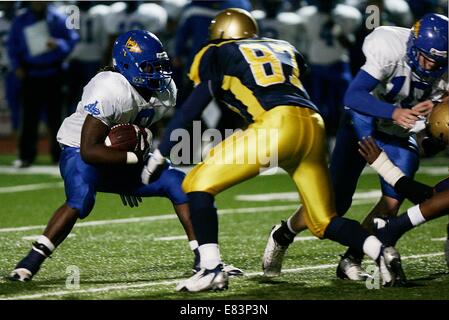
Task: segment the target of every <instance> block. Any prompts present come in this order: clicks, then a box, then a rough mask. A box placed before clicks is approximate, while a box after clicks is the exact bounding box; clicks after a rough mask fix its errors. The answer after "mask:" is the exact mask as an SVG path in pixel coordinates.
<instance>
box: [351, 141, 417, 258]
mask: <svg viewBox="0 0 449 320" xmlns="http://www.w3.org/2000/svg"><path fill="white" fill-rule="evenodd" d="M376 141H377V143H378V144H379V146H380V147H381V148H382V149H383V150H384V151H385V153H387V155H388V156H389V157H390V159H391V161H392V162H393V163H394V164H395V165H396V166H397V167H398V168H400V169H401V171H402V172H404V174H405V175H406V176H407V177H410V178H413V176H414V175H415V172H416V171H417V170H418V166H419V155H418V151H417V149H416V146H415V145H414V142H413V140H410V141H409V140H408V139H397V138H396V139H394V138H390V137H385V136H379V137H378V138H377V139H376ZM380 184H381V189H382V197H381V199H380V200H379V202H378V203H377V204H376V205H375V206H374V208H373V209H372V210H371V211H370V212H369V214H368V216H367V217H366V218H365V219H364V221H363V223H362V225H363V227H364V228H366V229H367V230H368V231H369V232H373V230H372V225H373V219H375V218H377V217H392V216H396V215H397V213H398V210H399V207H400V206H401V204H402V202H403V200H404V197H403V196H402V195H400V194H399V193H397V192H396V191H395V190H394V187H393V186H391V185H389V184H388V183H387V182H386V181H385V180H384V179H382V178H381V181H380ZM351 256H352V257H355V259H357V260H358V261H361V260H362V258H363V256H358V255H357V253H356V252H352V251H351V250H350V249H349V250H348V251H347V252H346V253H345V254H344V256H343V258H345V257H351Z"/></svg>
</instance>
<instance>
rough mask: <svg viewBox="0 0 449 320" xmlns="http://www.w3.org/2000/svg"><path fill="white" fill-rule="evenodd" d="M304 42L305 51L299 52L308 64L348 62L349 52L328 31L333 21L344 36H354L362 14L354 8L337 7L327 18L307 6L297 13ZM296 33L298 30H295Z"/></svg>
mask: <svg viewBox="0 0 449 320" xmlns="http://www.w3.org/2000/svg"><path fill="white" fill-rule="evenodd" d="M297 13H298V15H299V17H300V19H301V24H302V27H303V28H304V30H305V34H301V35H300V36H302V37H305V38H306V43H305V44H306V47H305V48H299V49H300V51H301V50H302V51H304V52H305V53H306V54H307V56H308V62H309V63H310V64H319V65H323V64H332V63H336V62H340V61H345V62H347V61H349V53H348V49H346V48H344V47H343V46H342V45H341V44H340V42H339V41H338V40H337V38H336V37H335V35H334V34H333V33H332V30H331V29H330V27H329V21H330V19H331V18H332V20H333V21H334V23H335V25H336V26H337V27H338V28H341V31H342V33H343V34H351V33H354V32H355V30H356V29H357V28H358V27H359V26H360V24H361V22H362V14H361V13H360V12H359V11H358V10H357V9H355V8H352V7H350V6H346V5H343V4H338V5H337V6H336V7H335V8H334V9H333V10H332V12H331V15H330V16H331V17H330V16H329V15H328V14H325V13H322V12H318V9H317V7H315V6H306V7H303V8H301V9H299V10H298V11H297ZM297 32H300V30H298V29H297Z"/></svg>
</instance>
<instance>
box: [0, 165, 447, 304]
mask: <svg viewBox="0 0 449 320" xmlns="http://www.w3.org/2000/svg"><path fill="white" fill-rule="evenodd" d="M445 161H446V162H445ZM40 163H42V164H46V160H45V159H44V160H43V161H41V162H40ZM0 164H3V165H5V164H9V158H7V157H0ZM446 164H447V158H446V159H443V160H442V159H436V160H433V161H425V162H424V163H423V166H433V165H440V166H444V165H446ZM443 177H444V175H427V174H422V173H419V174H418V175H417V179H418V180H419V181H422V182H425V183H430V184H432V183H436V182H437V181H438V180H440V179H441V178H443ZM59 181H61V179H60V178H58V177H55V176H50V175H42V174H40V175H11V174H2V173H0V189H1V188H2V187H9V186H17V185H27V184H36V183H47V182H48V183H53V182H59ZM377 189H378V182H377V177H376V176H375V175H374V174H367V175H363V176H362V178H361V180H360V182H359V185H358V189H357V191H358V192H363V191H369V190H377ZM294 190H295V188H294V186H293V184H292V183H291V182H290V180H289V179H288V177H287V176H286V175H274V176H259V177H257V178H255V179H253V180H250V181H247V182H244V183H242V184H240V185H238V186H235V187H233V188H231V189H229V190H227V191H225V192H223V193H222V194H220V195H219V196H218V197H217V207H218V208H219V209H230V208H258V207H261V208H262V207H271V206H294V205H296V202H295V201H284V200H274V201H258V202H253V201H238V200H236V196H237V195H241V194H261V193H271V192H293V191H294ZM64 199H65V196H64V189H63V188H62V187H54V188H50V189H42V190H35V191H23V192H15V193H0V207H1V214H0V229H4V228H12V227H23V226H36V225H37V226H39V225H45V224H46V223H47V221H48V219H49V218H50V217H51V215H52V213H53V211H54V210H55V209H56V208H57V207H58V206H59V205H61V204H62V202H63V200H64ZM375 200H376V199H372V200H371V201H370V202H369V203H362V204H357V205H354V206H353V207H352V208H351V210H350V212H349V213H348V215H347V216H348V217H350V218H353V219H356V220H359V221H361V220H362V218H363V217H364V215H365V214H366V213H367V212H368V211H369V209H370V208H371V207H372V206H373V204H374V202H375ZM409 206H410V203H408V202H406V203H405V204H404V205H403V207H402V210H401V212H403V211H404V210H405V208H407V207H409ZM263 210H264V211H263V212H257V210H255V212H251V213H227V214H224V215H220V243H221V252H222V257H223V259H224V261H225V262H227V263H231V264H233V265H235V266H238V267H240V268H242V269H243V270H245V271H246V272H247V273H249V274H250V275H249V276H244V277H240V278H231V279H230V287H229V289H228V290H226V291H222V292H205V293H198V294H191V293H178V292H175V290H174V288H175V286H176V283H177V282H178V281H180V280H181V279H184V278H186V277H188V276H189V275H190V274H189V271H190V268H191V266H192V261H193V255H192V253H191V252H190V250H189V248H188V244H187V241H186V240H183V239H180V240H171V241H161V240H157V238H159V237H171V236H172V237H177V236H182V235H184V232H183V229H182V227H181V224H180V223H179V221H178V220H177V219H176V218H175V214H174V212H173V208H172V206H171V204H170V203H169V201H168V200H166V199H163V198H147V199H144V200H143V203H142V205H141V206H140V207H139V208H133V209H131V208H128V207H123V206H122V204H121V201H120V198H119V197H118V196H117V195H110V194H98V195H97V204H96V206H95V208H94V210H93V212H92V213H91V215H90V216H89V217H88V218H87V219H85V220H84V221H96V220H112V219H124V218H131V217H148V216H157V215H165V214H172V215H173V217H174V218H173V219H163V220H154V221H140V222H130V223H122V224H106V225H97V226H88V227H75V228H74V230H73V232H72V236H71V237H69V238H68V239H66V241H65V242H64V243H63V244H62V245H61V246H60V247H59V248H58V249H57V250H56V251H55V253H54V254H53V257H52V259H47V261H46V262H45V263H44V265H43V267H42V269H41V271H40V272H39V273H38V275H37V276H36V277H35V278H34V279H33V281H32V282H30V283H11V282H9V281H7V280H5V279H4V277H5V276H6V275H7V274H8V273H9V272H10V271H11V270H12V268H13V267H14V266H15V264H16V263H17V261H19V260H20V259H21V258H22V257H23V256H24V255H25V254H26V253H27V252H28V250H29V249H30V243H31V240H30V239H29V238H26V239H23V237H30V236H34V235H39V234H40V233H41V232H42V230H43V228H42V229H35V230H25V231H14V232H0V235H1V239H2V241H0V252H2V254H1V255H0V276H1V279H0V299H70V300H74V299H75V300H78V299H81V300H83V299H150V300H172V299H176V300H177V299H188V300H191V299H200V300H206V299H207V300H210V299H240V300H248V299H256V300H258V299H263V300H318V299H319V300H365V299H379V300H394V299H399V300H403V299H406V300H414V299H424V300H433V299H436V300H447V299H449V291H448V290H447V288H448V287H449V273H448V267H447V266H446V263H445V260H444V256H443V244H444V242H443V241H434V240H432V239H434V238H442V237H445V236H446V224H447V218H445V217H443V218H440V219H437V220H435V221H432V222H430V223H427V224H425V225H423V226H421V227H419V228H417V229H416V230H413V231H412V232H409V233H408V234H406V235H405V236H404V237H403V239H401V240H400V242H399V243H398V246H397V248H398V249H399V251H400V252H401V255H402V256H403V257H408V256H413V255H427V254H432V253H436V254H437V255H434V256H419V257H415V258H410V259H404V261H403V264H404V269H405V272H406V274H407V276H408V278H409V280H410V286H409V287H407V288H381V289H379V290H376V289H372V290H369V289H367V287H366V285H365V283H364V282H349V281H343V280H339V279H337V278H336V276H335V265H336V264H337V263H338V259H339V256H338V255H339V254H342V253H343V252H344V249H345V248H344V247H342V246H340V245H339V244H337V243H333V242H330V241H327V240H324V241H320V240H308V241H297V242H295V243H294V244H293V245H291V246H290V248H289V250H288V254H287V256H286V258H285V262H284V268H283V269H284V270H286V271H291V272H285V273H283V275H282V276H281V277H279V278H276V279H273V280H267V279H265V278H263V277H262V276H260V274H258V273H259V272H260V271H261V257H262V254H263V250H264V247H265V244H266V240H267V236H268V233H269V231H270V229H271V227H272V226H273V225H274V224H276V223H279V221H280V220H281V219H286V218H287V217H288V216H289V215H290V213H291V212H292V211H293V210H291V209H283V210H274V209H273V210H272V211H271V210H268V211H266V210H267V209H263ZM261 211H262V209H261ZM84 221H82V222H84ZM80 222H81V221H80ZM310 235H311V234H310V233H309V232H305V233H303V234H301V236H310ZM364 264H365V266H368V265H370V264H371V263H370V261H368V260H365V262H364ZM73 266H75V267H76V268H78V269H79V271H80V285H79V288H72V287H71V286H70V283H69V286H67V284H66V282H67V279H68V276H69V275H70V274H71V271H70V270H72V269H70V268H73ZM298 268H303V269H300V270H296V271H295V270H294V269H298Z"/></svg>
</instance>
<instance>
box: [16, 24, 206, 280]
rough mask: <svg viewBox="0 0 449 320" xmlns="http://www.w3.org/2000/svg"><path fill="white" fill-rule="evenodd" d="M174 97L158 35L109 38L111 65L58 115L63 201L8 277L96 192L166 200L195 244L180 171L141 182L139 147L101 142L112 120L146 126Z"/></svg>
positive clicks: (88, 205) (62, 233) (83, 213)
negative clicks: (115, 146)
mask: <svg viewBox="0 0 449 320" xmlns="http://www.w3.org/2000/svg"><path fill="white" fill-rule="evenodd" d="M175 103H176V86H175V84H174V82H173V81H172V78H171V71H170V67H169V59H168V56H167V54H166V52H165V51H164V48H163V47H162V44H161V42H160V41H159V39H158V38H157V37H156V36H155V35H154V34H152V33H150V32H148V31H143V30H133V31H129V32H126V33H124V34H123V35H121V36H119V37H118V38H117V40H116V41H115V43H114V49H113V69H112V70H111V71H103V72H100V73H98V74H97V75H96V76H95V77H94V78H92V80H91V81H90V82H89V83H88V84H87V85H86V87H85V88H84V92H83V95H82V98H81V101H80V102H79V104H78V107H77V110H76V112H75V113H73V114H72V115H71V116H70V117H68V118H66V119H65V120H64V122H63V124H62V125H61V127H60V129H59V132H58V135H57V139H58V142H59V143H60V145H61V147H62V153H61V161H60V164H59V166H60V171H61V175H62V178H63V179H64V186H65V192H66V201H65V203H64V204H63V205H62V206H61V207H60V208H59V209H57V210H56V212H55V213H54V215H53V217H52V218H51V219H50V221H49V222H48V225H47V227H46V229H45V231H44V233H43V235H42V236H40V237H39V239H38V240H37V241H36V242H35V243H33V248H32V249H31V251H30V252H29V253H28V255H27V256H26V257H25V258H24V259H22V260H21V261H20V262H19V263H18V264H17V266H16V267H15V269H14V270H13V272H12V273H11V275H10V279H11V280H18V281H28V280H31V278H32V277H33V276H34V275H35V274H36V273H37V272H38V270H39V268H40V266H41V264H42V263H43V261H44V260H45V259H46V258H47V257H49V256H50V255H51V254H52V252H53V250H54V249H55V248H56V247H57V246H58V245H59V244H60V243H61V242H62V241H63V240H64V239H65V238H66V237H67V235H68V234H69V233H70V231H71V229H72V228H73V226H74V224H75V222H76V221H77V220H78V218H80V219H84V218H85V217H87V216H88V215H89V213H90V212H91V211H92V209H93V206H94V204H95V195H96V192H108V193H116V194H120V195H123V196H124V197H122V200H124V204H125V205H126V204H129V205H130V206H131V207H132V206H134V205H138V199H139V198H140V197H151V196H159V197H166V198H168V199H170V200H171V202H172V203H173V206H174V209H175V211H176V213H177V215H178V217H179V219H180V220H181V223H182V225H183V227H184V229H185V231H186V233H187V237H188V239H189V241H190V243H189V244H190V246H191V248H192V250H194V249H196V247H197V243H196V240H195V237H194V233H193V229H192V224H191V221H190V212H189V206H188V203H187V202H188V199H187V196H186V195H185V194H184V192H183V191H182V188H181V183H182V181H183V179H184V173H183V172H181V171H179V170H177V169H174V168H172V167H170V166H169V164H168V163H165V164H164V165H163V166H162V170H160V171H159V173H158V174H157V175H156V176H155V177H154V179H152V181H151V183H150V184H145V185H144V184H142V183H141V177H140V175H141V172H142V168H143V166H144V164H143V157H144V155H145V152H146V150H144V149H145V148H142V149H143V150H138V151H137V152H127V151H122V150H118V149H112V148H109V147H107V146H106V145H105V143H104V142H105V139H106V137H107V136H108V134H109V131H110V128H111V127H112V126H114V125H118V124H125V123H133V124H135V125H138V126H139V127H140V128H148V127H149V126H150V125H151V124H153V123H154V122H155V121H158V120H159V119H160V118H161V117H162V115H163V114H164V113H165V112H166V111H167V110H169V109H170V108H172V107H174V105H175ZM141 130H143V129H141ZM139 145H140V144H139ZM198 257H199V256H198ZM198 263H199V260H198Z"/></svg>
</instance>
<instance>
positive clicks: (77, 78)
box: [68, 1, 110, 114]
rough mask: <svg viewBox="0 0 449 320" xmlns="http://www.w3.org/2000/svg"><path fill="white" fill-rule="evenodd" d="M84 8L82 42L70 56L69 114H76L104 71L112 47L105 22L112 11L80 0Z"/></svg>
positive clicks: (81, 6) (105, 6) (80, 31)
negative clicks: (84, 95)
mask: <svg viewBox="0 0 449 320" xmlns="http://www.w3.org/2000/svg"><path fill="white" fill-rule="evenodd" d="M77 5H78V7H79V9H80V29H79V34H80V40H79V42H78V43H77V44H76V46H75V48H74V49H73V51H72V53H71V54H70V56H69V70H68V72H69V74H68V75H69V76H68V85H69V87H70V90H69V98H68V99H69V110H68V111H69V112H68V114H71V113H73V112H74V111H75V109H76V105H77V103H78V99H79V97H80V96H81V93H82V91H83V87H84V86H85V85H86V84H87V83H88V82H89V80H90V79H92V78H93V77H94V76H95V74H96V73H97V72H98V71H99V70H100V67H101V65H102V63H103V57H104V55H105V51H106V49H107V45H108V42H107V41H108V39H109V38H108V36H107V33H106V26H105V19H106V17H107V15H108V14H109V13H110V8H109V6H107V5H104V4H98V5H94V2H93V1H78V3H77Z"/></svg>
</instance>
